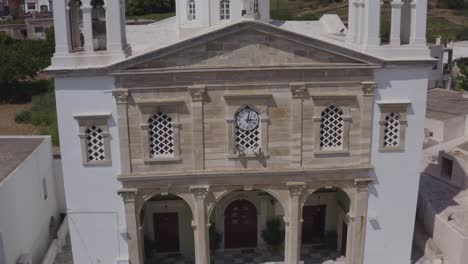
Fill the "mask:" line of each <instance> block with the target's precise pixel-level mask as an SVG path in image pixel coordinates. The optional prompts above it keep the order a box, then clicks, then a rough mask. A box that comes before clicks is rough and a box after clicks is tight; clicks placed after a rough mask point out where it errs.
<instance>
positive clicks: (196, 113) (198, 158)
mask: <svg viewBox="0 0 468 264" xmlns="http://www.w3.org/2000/svg"><path fill="white" fill-rule="evenodd" d="M188 91H189V93H190V96H191V98H192V137H193V138H192V148H193V166H194V169H196V170H203V169H204V168H205V139H204V116H203V99H204V97H205V93H206V90H205V86H203V85H194V86H190V87H189V88H188Z"/></svg>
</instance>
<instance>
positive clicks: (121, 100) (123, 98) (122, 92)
mask: <svg viewBox="0 0 468 264" xmlns="http://www.w3.org/2000/svg"><path fill="white" fill-rule="evenodd" d="M112 95H113V96H114V98H115V101H117V103H118V104H125V103H127V98H128V89H115V90H113V91H112Z"/></svg>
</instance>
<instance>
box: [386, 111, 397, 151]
mask: <svg viewBox="0 0 468 264" xmlns="http://www.w3.org/2000/svg"><path fill="white" fill-rule="evenodd" d="M399 144H400V115H399V114H397V113H395V112H392V113H389V114H388V115H387V116H386V117H385V130H384V138H383V147H384V148H396V147H398V145H399Z"/></svg>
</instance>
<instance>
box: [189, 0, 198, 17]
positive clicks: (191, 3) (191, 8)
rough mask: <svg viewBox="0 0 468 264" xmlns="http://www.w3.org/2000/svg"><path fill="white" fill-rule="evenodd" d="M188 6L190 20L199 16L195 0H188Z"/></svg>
mask: <svg viewBox="0 0 468 264" xmlns="http://www.w3.org/2000/svg"><path fill="white" fill-rule="evenodd" d="M187 7H188V8H187V9H188V10H187V11H188V12H187V14H188V20H195V19H196V18H197V14H196V10H195V0H188V3H187Z"/></svg>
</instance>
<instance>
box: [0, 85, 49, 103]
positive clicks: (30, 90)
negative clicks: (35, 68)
mask: <svg viewBox="0 0 468 264" xmlns="http://www.w3.org/2000/svg"><path fill="white" fill-rule="evenodd" d="M0 83H1V82H0ZM48 89H49V81H46V80H40V81H24V82H16V83H12V84H11V85H9V86H5V87H1V89H0V103H9V104H24V103H27V102H30V101H31V99H32V97H33V96H36V95H39V94H43V93H45V92H47V91H48Z"/></svg>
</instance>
